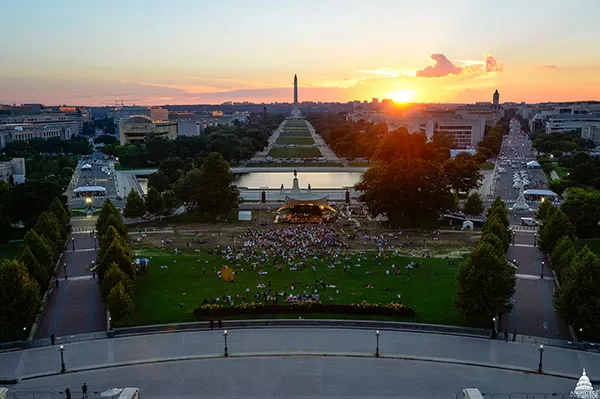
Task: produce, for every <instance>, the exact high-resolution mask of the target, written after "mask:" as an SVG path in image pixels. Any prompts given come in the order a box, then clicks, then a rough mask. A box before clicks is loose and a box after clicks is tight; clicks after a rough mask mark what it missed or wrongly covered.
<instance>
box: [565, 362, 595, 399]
mask: <svg viewBox="0 0 600 399" xmlns="http://www.w3.org/2000/svg"><path fill="white" fill-rule="evenodd" d="M571 394H572V395H571V396H573V397H575V398H581V399H597V398H598V397H599V395H598V392H597V391H594V387H593V386H592V383H591V382H590V379H589V378H588V376H587V374H586V373H585V369H583V373H581V377H579V381H577V385H576V386H575V389H574V390H573V392H572V393H571Z"/></svg>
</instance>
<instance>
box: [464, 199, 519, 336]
mask: <svg viewBox="0 0 600 399" xmlns="http://www.w3.org/2000/svg"><path fill="white" fill-rule="evenodd" d="M509 226H510V224H509V220H508V211H507V209H506V205H505V204H504V202H503V201H502V200H501V199H500V198H499V197H498V198H496V199H495V200H494V202H493V203H492V206H490V208H489V209H488V211H487V220H486V222H485V223H484V225H483V228H482V230H481V239H480V240H479V243H478V244H477V245H476V246H475V248H473V250H472V251H471V253H470V254H469V257H468V258H467V261H466V262H465V263H463V264H462V265H461V266H460V268H459V270H458V275H457V290H456V296H455V299H454V305H455V306H456V308H458V309H459V310H460V312H461V313H462V314H463V316H464V317H465V318H466V319H469V320H470V321H472V322H475V323H476V324H479V325H484V326H487V325H490V324H491V320H492V319H493V318H494V317H495V318H498V319H499V318H500V317H502V316H503V315H506V314H508V313H510V311H511V309H512V304H511V301H510V298H511V297H512V296H513V294H514V293H515V282H516V276H515V273H516V271H515V267H514V265H511V264H510V263H509V261H508V259H506V251H507V250H508V247H509V245H510V242H511V240H512V233H511V231H510V229H509Z"/></svg>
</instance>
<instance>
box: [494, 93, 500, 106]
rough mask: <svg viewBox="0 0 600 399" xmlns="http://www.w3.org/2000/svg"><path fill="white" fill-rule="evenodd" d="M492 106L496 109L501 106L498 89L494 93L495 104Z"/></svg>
mask: <svg viewBox="0 0 600 399" xmlns="http://www.w3.org/2000/svg"><path fill="white" fill-rule="evenodd" d="M492 104H493V105H494V107H496V108H497V107H499V106H500V93H498V89H496V91H495V92H494V96H493V103H492Z"/></svg>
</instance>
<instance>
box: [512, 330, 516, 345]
mask: <svg viewBox="0 0 600 399" xmlns="http://www.w3.org/2000/svg"><path fill="white" fill-rule="evenodd" d="M516 340H517V329H516V328H515V329H513V338H512V341H513V342H515V341H516Z"/></svg>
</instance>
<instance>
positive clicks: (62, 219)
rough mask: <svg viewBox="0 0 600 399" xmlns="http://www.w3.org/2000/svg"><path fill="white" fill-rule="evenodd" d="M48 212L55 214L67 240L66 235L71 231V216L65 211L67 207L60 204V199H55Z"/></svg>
mask: <svg viewBox="0 0 600 399" xmlns="http://www.w3.org/2000/svg"><path fill="white" fill-rule="evenodd" d="M48 211H49V212H52V213H53V214H54V216H55V217H56V220H58V223H59V224H60V226H61V228H62V230H63V232H64V234H65V238H66V235H67V234H68V233H69V231H70V230H71V216H70V215H69V213H68V212H67V211H66V210H65V207H64V206H63V204H62V202H60V200H59V199H58V198H54V200H52V203H51V204H50V207H49V208H48Z"/></svg>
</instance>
